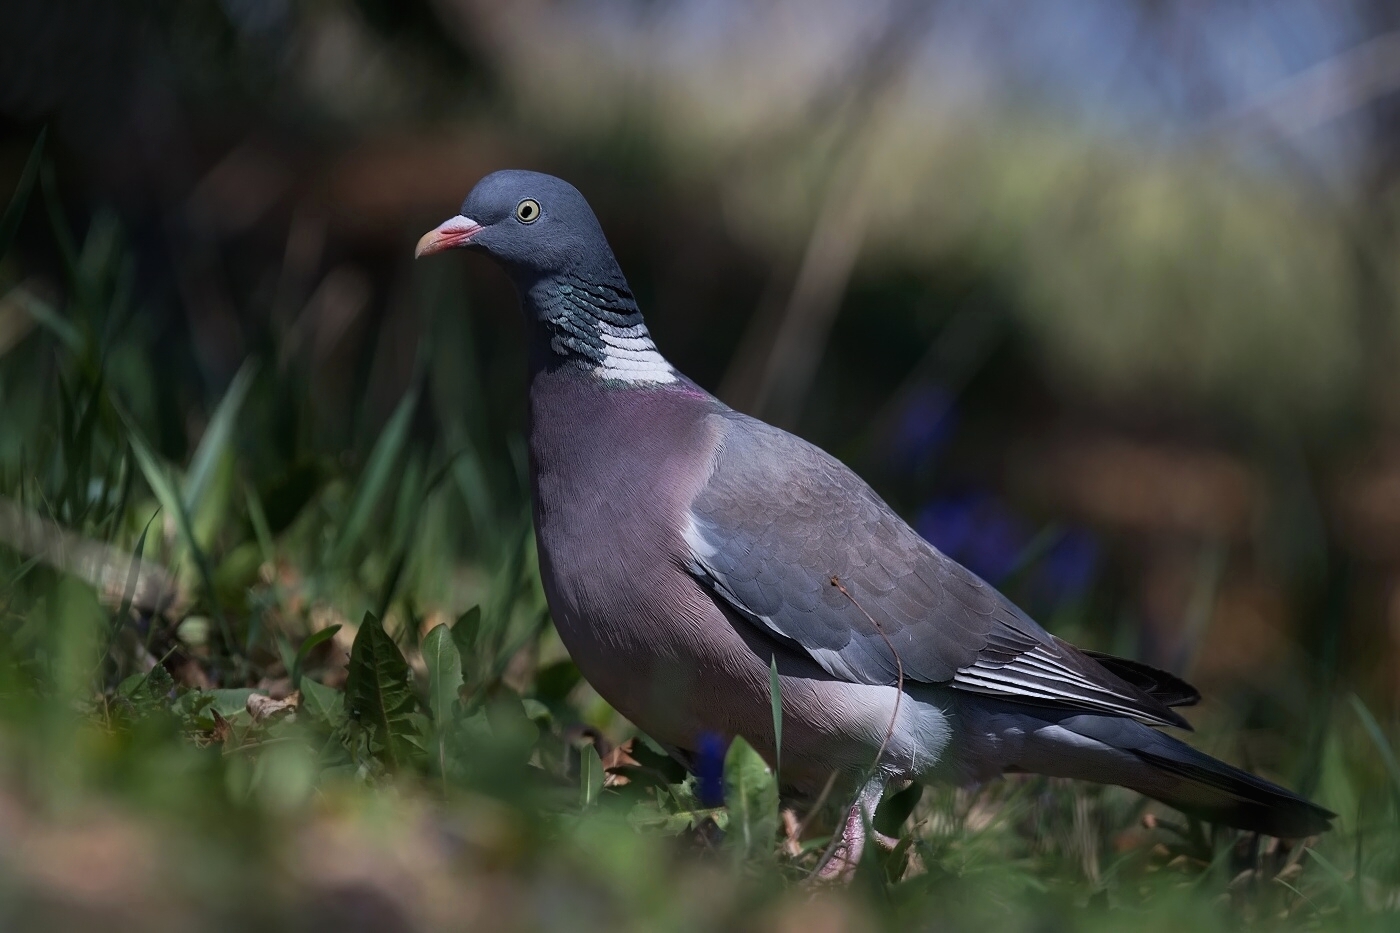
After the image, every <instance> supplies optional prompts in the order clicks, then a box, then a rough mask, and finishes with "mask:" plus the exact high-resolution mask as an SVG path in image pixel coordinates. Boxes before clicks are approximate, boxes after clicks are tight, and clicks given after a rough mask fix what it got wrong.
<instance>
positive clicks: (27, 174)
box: [0, 126, 49, 257]
mask: <svg viewBox="0 0 1400 933" xmlns="http://www.w3.org/2000/svg"><path fill="white" fill-rule="evenodd" d="M48 135H49V128H48V127H47V126H46V127H44V128H43V129H41V130H39V135H38V136H37V137H36V138H35V140H34V145H33V147H32V148H31V149H30V150H29V158H28V159H26V160H25V162H24V170H23V171H22V172H20V175H19V184H17V185H16V186H15V193H14V194H12V195H11V196H10V203H9V206H8V207H6V208H5V214H4V216H0V257H3V256H4V255H5V254H6V253H7V252H9V251H10V244H11V243H13V242H14V239H15V234H16V233H18V232H19V222H20V221H21V220H22V219H23V218H24V209H25V208H26V207H28V206H29V196H30V194H32V193H33V191H34V182H35V180H36V179H37V178H38V177H39V165H40V163H41V162H42V161H43V157H44V141H45V140H46V139H47V138H48Z"/></svg>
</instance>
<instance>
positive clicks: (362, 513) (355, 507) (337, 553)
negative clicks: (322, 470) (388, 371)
mask: <svg viewBox="0 0 1400 933" xmlns="http://www.w3.org/2000/svg"><path fill="white" fill-rule="evenodd" d="M417 407H418V390H417V389H414V390H412V391H410V392H409V393H408V394H407V395H405V396H404V397H403V400H402V401H400V402H399V405H398V407H397V408H395V409H394V413H393V414H392V415H390V416H389V421H388V422H387V423H386V424H385V425H384V430H383V431H381V432H380V433H379V439H378V440H376V441H375V442H374V448H373V450H371V451H370V455H369V461H368V462H367V463H366V464H365V471H364V474H363V475H362V476H361V478H360V483H359V486H358V487H357V488H356V489H355V496H354V498H353V499H352V500H351V502H350V511H349V513H348V515H347V517H346V519H345V524H344V525H343V526H342V527H341V531H340V535H339V536H338V537H337V538H336V542H335V546H334V547H333V548H332V549H331V556H330V562H331V564H332V565H333V566H337V565H341V564H343V563H344V562H345V561H346V560H348V559H349V557H350V554H351V552H352V551H353V550H354V548H355V545H357V544H359V542H360V539H361V538H362V537H364V533H365V529H367V528H368V527H369V521H370V518H371V517H372V515H373V514H374V507H375V506H376V505H377V504H378V503H379V500H380V499H381V498H382V497H383V495H384V492H385V490H386V489H387V488H388V486H389V480H390V479H391V478H392V476H393V471H394V465H395V464H396V463H398V461H399V455H400V454H401V453H402V452H403V448H404V445H405V444H406V443H407V442H408V428H409V425H410V424H411V423H412V421H413V412H414V410H415V409H416V408H417Z"/></svg>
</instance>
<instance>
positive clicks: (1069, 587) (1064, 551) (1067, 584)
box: [1036, 528, 1099, 604]
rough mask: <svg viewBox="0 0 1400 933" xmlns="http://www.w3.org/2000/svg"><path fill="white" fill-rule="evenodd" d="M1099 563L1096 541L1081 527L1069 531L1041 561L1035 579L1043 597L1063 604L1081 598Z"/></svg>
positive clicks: (1066, 531)
mask: <svg viewBox="0 0 1400 933" xmlns="http://www.w3.org/2000/svg"><path fill="white" fill-rule="evenodd" d="M1098 563H1099V542H1098V539H1097V538H1095V537H1094V535H1093V533H1092V532H1089V531H1087V530H1085V529H1083V528H1069V529H1066V530H1065V532H1064V534H1063V535H1061V536H1060V540H1058V541H1056V542H1055V546H1054V547H1052V548H1051V549H1050V552H1049V553H1048V554H1046V555H1045V559H1044V560H1043V561H1041V562H1040V566H1039V567H1037V568H1036V570H1037V574H1036V576H1037V578H1038V582H1039V583H1040V585H1041V586H1042V587H1043V588H1044V590H1045V596H1046V598H1047V599H1048V600H1049V601H1050V602H1051V603H1055V604H1058V603H1063V602H1067V601H1069V600H1071V599H1076V598H1078V597H1080V596H1082V595H1084V592H1085V591H1086V590H1088V589H1089V584H1091V583H1093V582H1094V571H1095V570H1097V569H1098Z"/></svg>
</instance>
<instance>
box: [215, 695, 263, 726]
mask: <svg viewBox="0 0 1400 933" xmlns="http://www.w3.org/2000/svg"><path fill="white" fill-rule="evenodd" d="M254 693H262V691H261V690H253V689H251V688H247V687H238V688H234V689H227V690H210V691H209V694H210V695H211V696H212V697H213V698H214V709H215V710H217V711H218V713H219V715H220V716H223V717H224V718H225V719H227V718H229V717H230V716H236V715H238V714H239V713H241V712H244V711H245V710H247V709H248V697H249V696H251V695H252V694H254Z"/></svg>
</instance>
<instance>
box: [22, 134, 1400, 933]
mask: <svg viewBox="0 0 1400 933" xmlns="http://www.w3.org/2000/svg"><path fill="white" fill-rule="evenodd" d="M38 153H39V150H38V148H37V147H36V155H35V158H34V161H33V166H34V170H33V171H26V174H25V175H24V180H23V181H22V182H21V189H20V191H19V192H18V193H17V194H16V195H15V199H14V202H13V204H12V206H11V209H10V212H7V213H6V214H5V215H4V217H3V219H0V248H3V247H6V246H7V245H8V241H9V239H10V234H11V233H12V232H13V229H14V228H15V226H16V225H17V223H18V219H17V218H18V216H19V214H18V213H17V212H21V211H24V210H25V209H26V200H28V201H29V202H30V203H29V205H28V208H29V209H33V206H34V205H33V201H34V200H35V198H45V199H46V203H47V204H48V205H49V206H52V205H53V204H54V203H56V202H54V201H53V193H52V189H53V180H52V178H51V177H50V176H48V175H47V174H46V173H45V172H43V171H40V169H39V166H40V165H41V160H40V155H39V154H38ZM40 179H44V183H43V184H40V182H39V180H40ZM35 192H39V193H38V194H34V193H35ZM31 194H34V196H33V197H31ZM49 213H50V217H51V218H52V223H53V226H54V230H53V235H54V239H55V242H56V243H57V244H58V248H59V250H60V253H61V255H62V256H63V257H64V262H63V265H64V268H65V270H66V271H65V275H66V277H67V278H66V281H65V283H64V288H63V293H64V295H65V296H66V297H65V299H64V300H63V301H62V302H60V303H52V302H50V301H48V300H47V299H45V298H43V297H41V296H39V295H37V294H35V293H34V292H33V291H32V290H30V288H29V287H28V286H27V285H26V284H24V277H23V276H22V275H21V274H19V270H17V269H16V268H15V267H14V266H13V265H10V266H0V296H3V297H0V314H3V315H6V316H10V317H11V318H13V316H15V315H24V316H26V317H25V320H26V321H28V322H29V323H28V325H26V326H30V327H32V332H30V333H28V335H27V336H25V337H23V338H22V339H21V340H20V341H19V342H16V343H12V344H10V345H9V346H8V348H7V350H6V351H5V352H4V355H3V356H0V418H3V419H4V421H3V423H4V424H5V425H6V427H5V430H4V432H3V436H0V495H3V499H0V541H3V543H4V546H0V839H4V840H5V841H4V844H3V845H0V925H3V926H4V927H6V928H10V929H39V928H54V929H73V928H77V927H81V926H88V925H96V924H97V923H99V922H100V924H101V925H102V926H103V928H104V929H107V930H111V929H133V930H137V929H139V930H149V929H172V930H173V929H179V930H188V929H203V928H208V929H224V928H241V927H253V926H257V927H261V928H264V929H305V928H308V927H309V928H312V929H321V928H334V927H335V926H338V925H346V924H350V925H353V926H354V928H356V929H419V928H421V929H457V928H482V929H502V930H505V929H552V928H559V929H569V930H588V929H600V930H601V929H606V930H617V929H636V930H659V929H666V930H670V929H677V930H710V929H714V930H730V929H755V930H756V929H770V928H781V929H798V928H802V929H822V930H825V929H844V928H853V929H891V930H894V929H898V930H907V929H923V928H933V929H979V928H980V929H996V930H1020V929H1025V930H1030V929H1035V930H1044V929H1058V928H1083V929H1104V930H1116V929H1124V928H1128V929H1143V930H1158V929H1160V930H1181V929H1194V930H1200V931H1208V930H1232V929H1236V928H1238V927H1240V926H1247V927H1257V928H1275V927H1278V928H1287V929H1295V928H1296V929H1337V930H1356V929H1378V930H1379V929H1393V928H1394V924H1395V922H1396V912H1397V909H1400V828H1398V827H1400V822H1397V806H1400V772H1398V771H1397V770H1396V765H1395V762H1396V756H1395V751H1394V747H1393V743H1394V741H1395V737H1396V727H1395V723H1394V722H1391V723H1389V724H1387V723H1384V722H1382V721H1378V720H1377V718H1376V717H1375V716H1374V715H1373V714H1372V712H1371V711H1370V710H1368V709H1367V708H1366V706H1365V705H1364V704H1362V703H1361V702H1360V701H1359V700H1355V699H1354V698H1352V699H1350V700H1348V699H1346V698H1345V697H1343V698H1329V697H1322V696H1312V697H1307V698H1304V699H1305V702H1301V703H1300V704H1299V705H1300V708H1303V709H1310V710H1313V711H1314V715H1315V717H1316V718H1315V719H1314V721H1311V722H1303V723H1299V724H1298V725H1299V726H1300V728H1298V729H1295V730H1289V731H1288V732H1287V733H1286V734H1284V735H1283V736H1282V740H1283V741H1284V742H1285V743H1286V744H1288V745H1289V746H1290V747H1292V746H1300V745H1302V744H1303V737H1304V736H1306V735H1310V734H1316V735H1321V736H1324V737H1325V738H1324V740H1322V741H1320V742H1319V743H1317V744H1318V751H1317V759H1316V760H1315V761H1312V762H1307V761H1301V762H1299V763H1298V769H1299V770H1298V773H1314V774H1316V775H1317V780H1316V782H1315V786H1314V787H1312V788H1310V790H1311V791H1313V792H1315V793H1316V794H1317V796H1318V798H1319V800H1320V801H1321V802H1322V803H1324V804H1327V805H1329V806H1331V807H1333V808H1334V809H1337V810H1338V811H1339V813H1340V814H1341V816H1340V819H1339V820H1338V826H1337V829H1336V830H1335V831H1334V832H1333V833H1331V834H1329V835H1327V836H1326V837H1324V838H1322V839H1319V840H1312V841H1309V842H1308V843H1306V844H1304V845H1293V846H1287V845H1282V844H1279V843H1277V842H1274V841H1270V840H1258V839H1255V838H1251V837H1247V836H1241V835H1238V834H1234V833H1228V832H1224V831H1213V830H1211V829H1210V828H1209V827H1202V826H1199V825H1194V824H1188V823H1186V822H1185V821H1181V820H1180V817H1177V816H1175V815H1173V814H1171V813H1169V812H1166V811H1160V810H1156V809H1154V810H1152V811H1150V813H1151V816H1150V817H1149V818H1147V819H1146V820H1145V819H1144V816H1145V814H1146V813H1147V812H1148V811H1146V810H1145V806H1144V802H1143V801H1142V800H1141V799H1140V798H1138V797H1136V796H1135V795H1133V794H1131V793H1128V792H1126V791H1121V790H1119V789H1116V788H1101V787H1093V786H1087V785H1081V784H1073V783H1068V782H1061V781H1053V780H1047V779H1040V778H1022V779H1015V780H1008V781H1004V782H998V783H996V784H993V785H990V786H987V787H985V788H981V789H975V790H969V789H930V790H926V791H923V792H920V791H919V790H918V789H912V790H907V791H903V792H900V793H896V794H891V795H890V796H889V797H887V799H886V801H885V805H884V807H883V808H882V811H881V814H880V816H879V819H878V820H877V823H878V824H879V825H880V826H881V828H882V829H884V830H886V831H888V832H896V831H897V832H901V833H902V837H903V842H902V844H901V846H900V848H899V849H897V850H896V851H895V852H894V853H892V854H889V855H883V854H879V853H871V854H870V855H869V856H868V858H867V860H866V862H865V863H863V864H862V866H861V869H860V872H859V874H858V876H857V878H856V879H855V881H854V882H853V883H852V884H851V885H850V886H849V887H848V888H840V889H830V888H828V889H813V888H812V887H810V886H808V885H807V884H806V883H805V879H806V878H807V876H808V874H809V873H810V872H811V871H812V869H813V868H814V866H815V865H816V863H817V861H818V859H819V858H820V857H821V854H822V852H823V850H824V848H825V845H826V842H827V834H829V833H830V831H831V827H832V825H833V822H834V819H835V817H836V813H835V810H836V809H837V805H838V804H839V803H841V802H837V801H832V802H829V803H828V805H827V806H826V807H825V808H824V811H825V812H822V813H818V814H815V815H814V818H812V819H810V820H808V819H807V817H808V814H807V813H806V811H805V810H804V809H803V806H802V805H801V804H796V803H794V802H792V801H787V800H782V799H780V797H779V794H778V790H777V786H776V782H775V780H774V777H773V775H772V774H771V772H770V771H769V770H768V768H767V767H766V766H765V765H764V764H763V762H762V761H761V759H759V758H758V756H757V755H756V754H755V753H753V751H752V750H751V749H748V747H747V746H745V745H743V744H742V743H736V744H735V745H734V746H732V747H731V748H730V750H729V754H728V756H727V758H726V765H725V767H726V773H725V781H724V784H725V794H726V800H727V803H728V806H726V807H707V806H705V805H704V804H702V802H701V801H700V800H699V799H698V796H697V788H696V786H695V782H694V779H693V778H690V777H686V776H685V775H684V774H682V773H681V772H680V771H679V769H678V768H677V767H676V766H675V765H674V764H673V763H671V762H670V761H669V759H667V758H666V757H665V756H664V755H662V754H661V753H660V752H659V751H658V750H657V749H656V748H654V747H653V746H651V745H650V744H649V743H648V742H647V740H646V739H645V738H644V737H638V736H633V735H632V734H631V732H630V730H629V727H628V726H627V724H626V723H623V722H620V721H619V720H618V719H617V718H616V716H615V715H614V714H613V713H612V712H611V711H610V710H609V709H608V708H607V706H606V705H605V704H603V703H602V702H601V700H599V699H598V698H597V696H596V695H595V694H593V693H592V692H591V691H590V690H589V688H588V687H587V685H586V684H583V683H582V682H581V680H580V677H579V674H578V671H577V670H576V669H575V668H574V667H573V666H572V664H571V663H570V662H569V661H568V659H567V656H566V655H565V653H564V652H563V649H562V647H561V645H560V644H559V643H558V640H557V637H556V636H555V635H554V633H553V630H552V628H551V626H550V624H549V619H548V615H547V609H546V607H545V603H544V598H543V594H542V592H541V589H540V586H539V583H538V575H537V572H536V568H535V564H534V560H535V557H534V545H533V540H532V537H531V532H530V529H529V525H528V521H527V515H528V513H527V510H526V503H525V499H524V497H523V493H522V489H523V483H522V481H521V479H520V475H519V467H518V463H519V459H518V457H517V458H514V459H513V458H512V457H511V455H510V454H509V453H502V452H493V448H492V447H491V442H490V439H489V438H487V437H486V436H485V435H484V434H483V433H482V430H481V427H480V425H481V424H482V423H483V422H484V421H485V420H486V419H485V416H484V415H483V413H482V412H481V411H471V410H468V411H465V412H463V411H457V412H453V413H443V412H441V411H439V412H438V415H439V416H440V417H441V418H442V419H443V421H444V422H445V429H444V430H443V431H441V432H440V434H441V435H442V436H443V437H445V438H448V439H449V442H448V443H441V442H438V443H432V442H425V441H423V440H422V439H421V436H420V434H419V433H418V432H416V431H415V430H414V427H413V426H414V421H415V417H416V416H417V415H418V414H419V413H420V409H421V408H422V406H427V405H431V404H433V402H432V398H431V391H430V387H431V386H432V384H433V382H434V379H435V375H436V372H435V369H434V361H433V359H432V358H431V356H430V355H425V357H424V358H423V362H422V366H421V367H420V372H419V375H418V376H417V377H416V378H415V380H414V382H413V384H412V387H411V388H410V389H409V390H408V392H407V393H406V394H405V396H404V397H403V399H402V401H401V402H400V403H399V405H398V407H397V408H395V409H394V411H393V412H392V414H391V415H390V416H389V417H388V419H387V421H386V422H385V425H384V427H383V428H382V429H381V430H379V431H378V433H377V435H375V436H373V437H371V438H366V442H365V443H364V444H363V445H362V448H363V449H362V451H361V453H360V455H359V456H358V458H355V459H352V460H351V461H349V462H348V463H342V462H340V461H338V460H335V459H333V458H329V457H327V456H325V455H324V454H323V453H318V452H317V451H316V449H315V447H314V446H313V445H312V444H311V442H309V441H308V440H307V439H306V438H307V436H308V435H309V433H310V432H309V431H308V429H307V428H306V426H305V425H304V424H302V425H293V429H292V430H290V431H283V430H274V426H275V425H276V424H278V423H279V421H278V419H279V418H286V417H292V418H296V417H298V413H299V412H304V411H305V410H306V406H305V403H304V399H305V397H306V393H307V387H306V386H305V385H301V384H298V382H297V377H296V376H295V374H290V375H289V374H288V373H286V372H283V371H281V370H279V369H278V367H276V366H275V365H273V364H272V363H271V362H270V361H271V360H274V359H276V354H275V353H274V354H272V355H270V356H269V357H268V362H261V363H260V361H258V360H250V361H249V362H248V363H246V364H245V365H244V366H243V368H242V369H240V370H239V371H238V373H237V375H236V376H235V377H234V378H233V380H232V382H231V383H229V385H228V386H227V387H226V388H225V389H224V390H223V391H222V393H221V394H220V395H219V396H218V397H217V398H212V399H210V400H209V401H208V403H207V404H205V405H198V404H196V405H195V406H194V407H195V408H196V410H197V413H198V417H197V418H191V419H187V421H190V422H192V423H197V424H200V425H202V427H201V428H199V429H198V430H197V431H194V432H190V433H191V436H189V437H184V436H182V434H181V432H180V431H179V430H172V429H171V425H170V419H169V418H168V415H167V414H162V412H164V411H166V410H167V406H166V405H165V403H164V402H163V401H162V393H168V392H170V391H172V387H171V379H173V378H174V377H173V376H171V375H170V373H169V370H170V369H171V368H172V367H170V366H168V365H165V364H167V363H168V361H165V360H162V359H161V357H160V356H159V354H158V353H157V351H156V349H155V347H154V344H153V342H152V341H151V340H150V339H149V335H147V334H144V333H143V332H142V329H141V323H140V317H139V315H137V314H135V313H134V308H133V297H132V294H133V293H132V273H131V260H130V257H129V255H128V254H127V252H126V250H125V248H124V247H123V245H122V235H121V231H120V229H119V228H118V226H117V225H116V224H115V222H113V221H110V220H99V221H98V222H96V223H94V224H93V225H92V227H91V228H90V229H89V230H88V231H87V233H86V235H85V236H84V237H81V238H79V237H77V236H75V235H73V234H72V233H71V232H69V231H68V230H67V229H66V228H65V227H64V224H63V221H62V218H61V215H60V213H59V212H58V211H57V210H51V211H50V212H49ZM12 218H15V219H13V220H12ZM3 258H4V257H3V256H0V259H3ZM0 323H3V322H0ZM9 323H11V324H13V323H14V321H13V320H10V321H9ZM0 332H4V328H0ZM465 404H466V405H468V406H469V407H470V406H472V405H475V406H487V405H488V404H489V403H488V402H487V401H486V400H485V399H484V398H482V397H480V395H479V394H478V395H476V396H475V397H473V398H471V399H468V400H466V402H465ZM288 412H291V415H288ZM289 437H290V438H291V439H290V440H287V438H289ZM774 691H775V697H774V700H775V702H774V717H775V723H774V725H775V730H778V731H779V734H781V732H780V730H781V720H780V718H779V717H778V712H777V710H778V705H777V702H776V700H777V697H776V681H775V684H774ZM274 698H276V699H274ZM278 700H280V701H281V702H278ZM1205 725H1206V728H1204V729H1203V734H1204V735H1206V736H1207V739H1209V738H1210V736H1212V734H1214V735H1220V734H1221V732H1222V729H1221V728H1217V729H1216V730H1214V731H1213V730H1212V729H1211V723H1209V722H1207V723H1206V724H1205ZM1216 725H1217V726H1220V727H1223V726H1226V725H1228V724H1222V723H1217V724H1216ZM626 740H631V743H630V745H628V746H627V750H628V751H629V752H630V754H629V755H627V756H622V755H620V754H618V753H616V752H615V751H614V749H616V747H617V745H618V743H620V742H624V741H626ZM609 767H611V768H612V770H611V771H608V770H606V769H607V768H609ZM788 808H791V809H793V813H792V815H791V816H790V817H788V816H785V815H784V814H783V813H782V812H781V811H782V810H783V809H788ZM1176 821H1180V822H1176ZM799 822H801V823H803V824H804V827H805V830H806V831H805V833H804V835H802V836H801V837H800V838H798V837H795V836H793V835H792V834H791V832H790V829H791V827H792V826H794V825H796V824H797V823H799Z"/></svg>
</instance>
